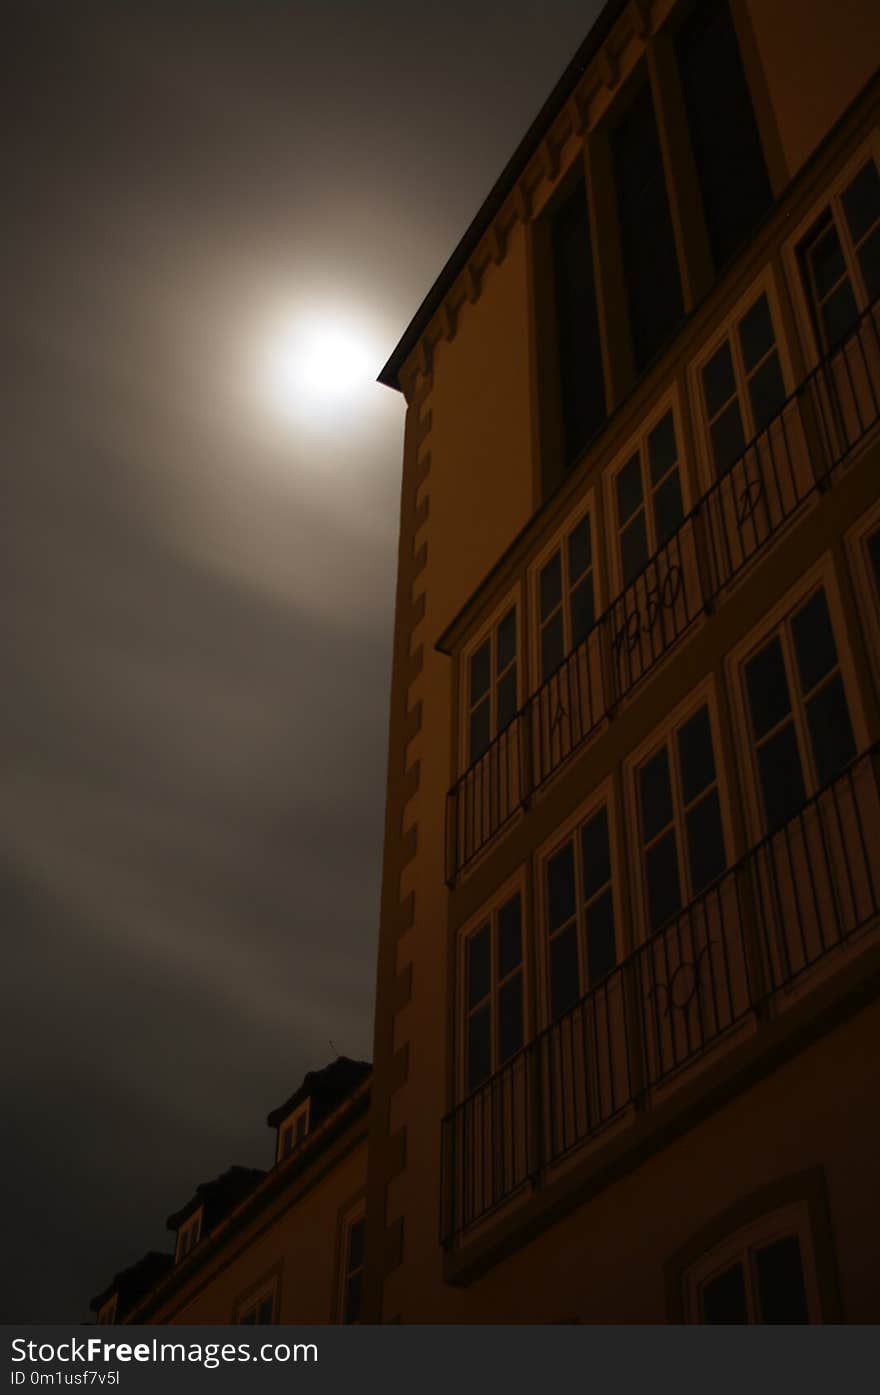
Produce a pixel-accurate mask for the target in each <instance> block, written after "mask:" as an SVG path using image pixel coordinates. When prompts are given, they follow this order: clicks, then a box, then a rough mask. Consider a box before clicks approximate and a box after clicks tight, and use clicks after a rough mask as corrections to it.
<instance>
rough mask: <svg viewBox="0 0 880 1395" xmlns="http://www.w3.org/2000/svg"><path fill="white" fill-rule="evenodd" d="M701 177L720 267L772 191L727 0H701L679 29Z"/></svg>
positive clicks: (761, 211) (687, 102) (684, 84)
mask: <svg viewBox="0 0 880 1395" xmlns="http://www.w3.org/2000/svg"><path fill="white" fill-rule="evenodd" d="M676 50H677V54H678V62H679V69H680V72H681V81H682V89H683V93H684V99H685V108H686V112H687V124H688V127H689V129H690V138H691V142H692V144H693V151H694V160H695V163H696V167H697V179H698V181H699V185H700V190H701V193H702V196H703V209H704V211H705V215H706V226H707V228H708V232H709V241H710V244H711V248H712V255H713V258H714V261H715V266H716V268H718V267H721V266H723V265H724V263H725V262H726V261H727V260H728V259H729V258H730V257H731V256H732V255H733V253H734V252H735V251H736V249H737V248H738V247H739V246H741V244H742V243H743V242H744V241H745V240H746V238H747V237H748V236H749V235H750V234H751V232H752V231H753V229H754V228H755V226H756V224H757V222H758V221H759V219H760V218H761V216H762V215H763V214H764V212H765V211H766V210H767V209H768V208H769V207H770V205H771V203H772V200H773V193H772V190H771V187H770V179H769V176H768V174H767V164H766V161H765V159H764V152H763V148H762V145H761V137H760V134H759V132H758V125H757V122H756V120H755V113H754V109H753V107H752V99H751V93H750V91H749V84H748V82H747V80H746V75H745V71H744V69H743V63H742V58H741V57H740V52H739V44H738V42H737V35H736V28H735V26H734V23H733V19H732V17H731V14H730V8H729V6H728V4H727V3H726V0H703V3H702V4H699V5H697V6H695V7H694V9H693V10H692V11H691V14H690V15H689V16H688V18H687V19H686V20H685V22H684V24H682V26H681V29H680V30H679V33H678V35H677V37H676Z"/></svg>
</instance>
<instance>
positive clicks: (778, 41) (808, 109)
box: [745, 0, 880, 176]
mask: <svg viewBox="0 0 880 1395" xmlns="http://www.w3.org/2000/svg"><path fill="white" fill-rule="evenodd" d="M745 4H746V8H747V10H748V14H749V19H750V21H751V25H752V28H753V31H754V36H755V41H756V44H757V46H758V51H759V54H760V58H761V64H762V67H763V70H764V77H765V81H766V83H767V87H768V90H769V95H770V101H771V103H772V106H773V111H774V115H775V117H776V122H777V125H778V128H779V137H780V140H781V143H782V149H783V153H784V156H785V160H786V164H787V166H788V173H789V175H790V176H794V175H795V174H796V173H797V171H798V169H799V168H800V166H801V165H802V164H803V162H804V161H805V160H806V159H807V158H808V156H809V155H811V154H812V152H813V151H814V150H815V148H816V146H817V145H818V144H819V142H820V141H821V140H822V138H823V136H824V135H825V134H826V132H827V131H828V130H829V129H830V128H831V127H832V126H833V125H834V123H835V122H836V121H837V120H838V119H839V118H840V117H841V116H842V115H843V113H844V112H845V110H846V108H847V107H848V106H849V104H850V102H852V101H853V100H854V98H855V97H856V96H857V95H858V93H859V92H860V91H861V89H862V87H864V85H865V83H866V82H867V81H868V80H869V78H871V77H872V76H873V74H874V72H875V71H876V69H877V67H878V65H880V22H878V18H877V4H876V0H834V2H833V3H832V0H745Z"/></svg>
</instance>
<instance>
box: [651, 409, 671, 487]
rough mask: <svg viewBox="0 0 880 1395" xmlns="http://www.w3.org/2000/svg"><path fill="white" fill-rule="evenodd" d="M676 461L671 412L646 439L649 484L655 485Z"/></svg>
mask: <svg viewBox="0 0 880 1395" xmlns="http://www.w3.org/2000/svg"><path fill="white" fill-rule="evenodd" d="M677 459H678V451H677V449H676V445H675V423H674V422H673V419H672V412H671V411H668V412H667V413H666V416H665V417H664V418H663V420H662V421H660V422H658V423H657V425H656V426H655V427H654V430H653V431H652V432H651V434H650V436H649V437H648V465H649V467H650V470H651V483H652V484H657V483H658V481H659V480H662V478H663V476H664V475H665V474H666V473H667V472H668V471H669V470H671V469H672V466H673V465H674V464H675V462H676V460H677Z"/></svg>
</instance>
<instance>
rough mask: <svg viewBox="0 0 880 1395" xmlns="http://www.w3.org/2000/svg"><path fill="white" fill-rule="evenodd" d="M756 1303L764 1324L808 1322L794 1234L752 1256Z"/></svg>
mask: <svg viewBox="0 0 880 1395" xmlns="http://www.w3.org/2000/svg"><path fill="white" fill-rule="evenodd" d="M755 1267H756V1269H757V1272H758V1301H759V1303H760V1306H761V1321H762V1322H764V1323H801V1322H809V1320H810V1314H809V1311H808V1309H807V1291H806V1289H805V1287H804V1270H803V1265H802V1264H801V1247H800V1244H799V1242H798V1238H797V1236H796V1235H787V1236H786V1237H785V1239H784V1240H777V1241H776V1242H775V1243H774V1244H772V1245H768V1246H767V1247H766V1249H763V1250H759V1251H758V1253H757V1255H756V1256H755Z"/></svg>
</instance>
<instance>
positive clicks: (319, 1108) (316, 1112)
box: [266, 1056, 372, 1130]
mask: <svg viewBox="0 0 880 1395" xmlns="http://www.w3.org/2000/svg"><path fill="white" fill-rule="evenodd" d="M371 1070H372V1066H371V1065H370V1062H369V1061H352V1060H351V1059H350V1058H349V1057H348V1056H337V1057H336V1060H335V1061H331V1063H330V1065H329V1066H325V1067H324V1069H323V1070H310V1071H309V1073H308V1075H307V1076H306V1077H305V1079H304V1080H303V1082H302V1084H301V1085H300V1086H299V1088H298V1089H297V1090H295V1091H294V1093H293V1094H292V1095H291V1096H290V1099H288V1100H285V1101H284V1103H283V1104H280V1105H279V1106H278V1108H277V1109H273V1110H272V1112H271V1113H270V1114H269V1115H268V1116H267V1118H266V1123H267V1124H268V1125H269V1127H270V1128H272V1129H277V1128H278V1125H279V1124H282V1123H283V1122H284V1120H285V1119H286V1118H287V1116H288V1115H289V1114H292V1113H293V1111H294V1109H296V1107H297V1105H299V1104H302V1103H303V1102H304V1101H305V1100H307V1099H308V1100H311V1105H310V1106H309V1129H310V1130H311V1129H314V1128H315V1126H316V1125H317V1124H319V1123H320V1122H321V1120H322V1119H325V1118H326V1117H327V1115H328V1114H332V1113H333V1111H334V1109H338V1107H339V1105H340V1104H342V1102H343V1100H345V1099H347V1098H348V1096H349V1095H351V1094H354V1092H355V1090H356V1089H357V1088H358V1086H359V1085H362V1084H363V1082H364V1081H365V1080H366V1078H367V1076H368V1075H369V1074H370V1071H371Z"/></svg>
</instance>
